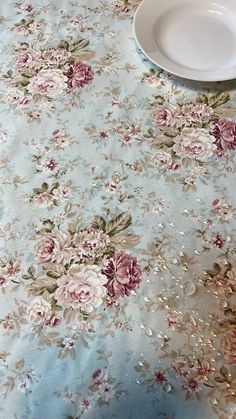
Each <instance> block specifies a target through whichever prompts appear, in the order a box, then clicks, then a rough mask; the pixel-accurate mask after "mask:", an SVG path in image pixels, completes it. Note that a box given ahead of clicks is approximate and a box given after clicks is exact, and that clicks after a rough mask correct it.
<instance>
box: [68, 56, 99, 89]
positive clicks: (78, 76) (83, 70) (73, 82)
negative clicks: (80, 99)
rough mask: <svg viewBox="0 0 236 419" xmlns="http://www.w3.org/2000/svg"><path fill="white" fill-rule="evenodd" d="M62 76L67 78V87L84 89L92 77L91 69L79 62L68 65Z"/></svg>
mask: <svg viewBox="0 0 236 419" xmlns="http://www.w3.org/2000/svg"><path fill="white" fill-rule="evenodd" d="M64 74H65V76H67V85H68V87H70V88H73V87H84V86H85V85H86V84H90V83H92V81H93V77H94V72H93V70H92V67H91V66H90V65H87V64H84V63H82V62H81V61H76V62H75V63H74V64H69V65H68V66H67V68H66V70H65V72H64Z"/></svg>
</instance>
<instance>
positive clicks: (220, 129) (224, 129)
mask: <svg viewBox="0 0 236 419" xmlns="http://www.w3.org/2000/svg"><path fill="white" fill-rule="evenodd" d="M211 135H213V136H214V137H215V139H216V141H215V144H216V146H217V149H218V150H235V149H236V124H235V122H233V121H229V120H227V119H220V120H219V121H216V122H215V123H214V125H213V127H212V130H211Z"/></svg>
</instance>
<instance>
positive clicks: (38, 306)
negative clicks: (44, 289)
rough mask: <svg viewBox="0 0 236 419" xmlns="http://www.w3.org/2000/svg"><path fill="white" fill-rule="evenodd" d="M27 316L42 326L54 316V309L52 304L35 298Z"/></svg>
mask: <svg viewBox="0 0 236 419" xmlns="http://www.w3.org/2000/svg"><path fill="white" fill-rule="evenodd" d="M27 315H28V318H29V320H30V321H31V322H32V323H34V324H36V325H40V324H42V323H44V322H46V321H47V320H49V319H50V317H51V316H52V309H51V306H50V304H49V303H48V302H47V301H45V300H44V299H43V298H41V297H37V298H35V299H34V300H33V301H32V302H31V303H30V305H29V307H28V308H27Z"/></svg>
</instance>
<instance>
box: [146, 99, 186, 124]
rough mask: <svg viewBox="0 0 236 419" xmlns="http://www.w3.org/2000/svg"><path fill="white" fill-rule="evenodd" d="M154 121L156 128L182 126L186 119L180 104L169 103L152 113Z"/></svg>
mask: <svg viewBox="0 0 236 419" xmlns="http://www.w3.org/2000/svg"><path fill="white" fill-rule="evenodd" d="M152 122H153V125H154V127H156V128H180V127H181V126H182V125H183V123H184V119H183V116H182V115H181V109H180V107H179V106H178V105H171V104H168V105H167V106H166V107H165V106H160V107H159V108H157V109H156V110H155V111H154V112H153V115H152Z"/></svg>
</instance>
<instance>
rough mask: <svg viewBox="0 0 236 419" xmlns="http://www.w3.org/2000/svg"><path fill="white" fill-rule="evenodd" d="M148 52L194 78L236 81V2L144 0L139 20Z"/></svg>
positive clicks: (136, 19)
mask: <svg viewBox="0 0 236 419" xmlns="http://www.w3.org/2000/svg"><path fill="white" fill-rule="evenodd" d="M134 33H135V38H136V41H137V43H138V45H139V47H140V49H141V50H142V51H143V53H144V54H145V55H146V56H147V57H148V58H149V59H150V60H151V61H152V62H153V63H155V64H157V65H158V66H159V67H161V68H163V69H164V70H167V71H169V72H170V73H173V74H176V75H177V76H181V77H185V78H187V79H192V80H201V81H221V80H230V79H233V78H235V77H236V0H215V1H214V0H212V1H211V0H204V1H203V0H143V2H142V3H141V4H140V5H139V7H138V9H137V11H136V13H135V16H134Z"/></svg>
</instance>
